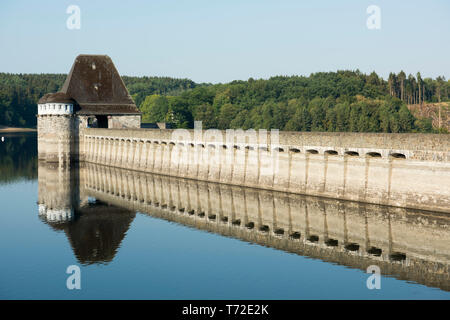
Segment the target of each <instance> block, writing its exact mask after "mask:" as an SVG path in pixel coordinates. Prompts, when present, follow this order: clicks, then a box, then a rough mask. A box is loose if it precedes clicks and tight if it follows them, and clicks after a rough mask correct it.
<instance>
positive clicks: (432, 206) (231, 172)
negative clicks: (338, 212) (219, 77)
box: [79, 129, 450, 213]
mask: <svg viewBox="0 0 450 320" xmlns="http://www.w3.org/2000/svg"><path fill="white" fill-rule="evenodd" d="M449 150H450V140H449V137H448V135H433V134H376V133H372V134H371V133H314V132H275V133H269V132H265V131H264V132H255V131H251V130H249V131H242V130H240V131H233V132H231V131H228V130H227V131H220V130H207V131H200V132H199V130H185V129H178V130H157V129H145V130H144V129H121V130H117V129H84V130H83V131H82V132H80V138H79V160H80V161H86V162H90V163H97V164H103V165H108V166H113V167H119V168H126V169H132V170H138V171H144V172H152V173H158V174H164V175H170V176H176V177H182V178H189V179H196V180H203V181H209V182H219V183H225V184H231V185H239V186H246V187H256V188H262V189H268V190H276V191H284V192H290V193H297V194H307V195H314V196H322V197H329V198H336V199H342V200H352V201H360V202H366V203H373V204H380V205H391V206H398V207H407V208H417V209H423V210H432V211H441V212H447V213H448V212H450V161H449V160H450V151H449Z"/></svg>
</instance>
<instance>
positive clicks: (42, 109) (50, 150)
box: [37, 92, 76, 163]
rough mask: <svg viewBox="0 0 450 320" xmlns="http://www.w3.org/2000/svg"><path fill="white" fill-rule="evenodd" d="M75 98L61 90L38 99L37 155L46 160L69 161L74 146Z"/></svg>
mask: <svg viewBox="0 0 450 320" xmlns="http://www.w3.org/2000/svg"><path fill="white" fill-rule="evenodd" d="M75 105H76V102H75V100H73V99H72V98H71V97H69V96H68V95H67V94H65V93H63V92H57V93H52V94H46V95H44V96H43V97H42V98H41V99H40V100H39V101H38V119H37V128H38V157H39V159H41V160H46V161H48V162H60V163H67V162H70V155H71V152H72V151H73V147H74V139H73V138H74V133H75V132H74V129H75V117H74V107H75Z"/></svg>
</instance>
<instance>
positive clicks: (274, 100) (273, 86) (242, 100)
mask: <svg viewBox="0 0 450 320" xmlns="http://www.w3.org/2000/svg"><path fill="white" fill-rule="evenodd" d="M65 77H66V75H64V74H39V75H38V74H6V73H0V125H5V126H15V127H33V126H35V125H36V117H35V114H36V102H37V100H38V99H39V97H41V96H42V95H43V94H45V93H48V92H56V91H58V90H59V89H60V88H61V86H62V84H63V82H64V79H65ZM123 80H124V82H125V85H126V86H127V88H128V90H129V92H130V94H131V95H132V97H133V99H134V101H135V102H136V105H137V106H138V107H139V109H140V110H141V111H142V113H143V121H144V122H159V121H166V122H171V123H173V124H174V125H175V126H176V127H180V128H192V127H193V123H194V120H201V121H203V127H204V128H219V129H226V128H244V129H248V128H254V129H262V128H265V129H272V128H276V129H280V130H293V131H352V132H435V129H433V125H434V127H436V125H435V122H436V121H435V119H436V117H435V116H432V115H431V116H427V113H426V112H425V110H420V112H418V111H416V108H410V109H411V110H413V112H412V113H411V111H410V109H409V108H408V107H407V105H408V104H422V105H427V104H430V103H436V102H437V101H449V100H450V99H449V93H450V82H449V81H445V79H444V78H443V77H437V78H436V79H431V78H425V79H422V77H421V75H420V73H417V75H416V76H413V75H408V76H406V74H405V73H403V72H400V73H398V74H395V73H391V74H390V75H389V78H388V80H384V79H383V78H381V77H379V76H378V75H377V74H376V73H375V72H372V73H371V74H363V73H361V72H360V71H358V70H356V71H350V70H343V71H337V72H318V73H313V74H311V75H310V76H289V77H288V76H276V77H272V78H270V79H253V78H250V79H248V80H246V81H242V80H237V81H232V82H230V83H225V84H198V83H195V82H194V81H192V80H189V79H174V78H168V77H128V76H123ZM423 112H425V114H422V113H423ZM445 119H448V117H447V118H445ZM445 121H446V123H447V121H448V120H445ZM432 123H433V125H432ZM445 125H447V124H445Z"/></svg>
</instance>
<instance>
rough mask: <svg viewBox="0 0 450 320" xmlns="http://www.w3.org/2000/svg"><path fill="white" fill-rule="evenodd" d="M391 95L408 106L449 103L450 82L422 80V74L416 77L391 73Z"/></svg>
mask: <svg viewBox="0 0 450 320" xmlns="http://www.w3.org/2000/svg"><path fill="white" fill-rule="evenodd" d="M388 88H389V94H390V95H391V96H393V97H397V98H399V99H400V100H402V101H405V102H406V103H408V104H423V103H424V102H441V101H447V100H448V97H449V93H450V85H449V82H446V81H445V77H442V76H439V77H437V78H436V79H431V78H426V79H422V76H421V75H420V72H418V73H417V75H416V77H414V76H413V75H412V74H409V75H408V77H407V76H406V74H405V73H404V72H403V71H400V72H399V73H398V74H395V73H390V74H389V78H388Z"/></svg>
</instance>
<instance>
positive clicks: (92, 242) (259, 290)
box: [0, 134, 450, 299]
mask: <svg viewBox="0 0 450 320" xmlns="http://www.w3.org/2000/svg"><path fill="white" fill-rule="evenodd" d="M3 136H4V137H5V139H4V140H3V139H2V141H1V142H0V203H1V206H0V259H1V260H0V261H1V263H0V298H1V299H450V274H449V270H450V268H449V266H450V215H448V214H444V213H433V212H422V211H417V210H409V209H400V208H393V207H383V206H376V205H366V204H362V203H354V202H344V201H337V200H332V199H322V198H315V197H306V196H301V195H294V194H286V193H279V192H271V191H265V190H257V189H250V188H241V187H236V186H228V185H220V184H214V183H206V182H201V181H193V180H187V179H180V178H173V177H167V176H161V175H153V174H149V173H142V172H136V171H131V170H123V169H117V168H112V167H105V166H99V165H93V164H89V163H82V164H80V165H74V166H72V167H62V166H58V165H51V164H46V163H41V162H38V160H37V150H36V149H37V139H36V134H8V135H7V134H3ZM72 265H75V266H79V267H80V271H81V277H80V280H81V289H80V290H69V289H68V288H67V285H66V282H67V279H68V277H69V276H70V274H68V273H66V271H67V268H68V267H69V266H72ZM374 266H375V268H378V269H379V270H380V272H381V276H380V279H379V288H378V287H377V286H375V288H374V285H373V284H375V283H376V282H372V281H371V280H370V281H369V286H368V278H369V277H373V275H372V274H369V273H367V269H368V268H369V267H371V268H372V269H373V267H374ZM371 279H373V278H371ZM370 284H372V286H371V285H370ZM369 287H372V289H369Z"/></svg>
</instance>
